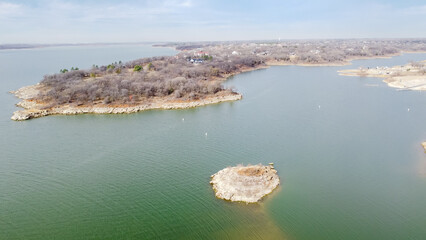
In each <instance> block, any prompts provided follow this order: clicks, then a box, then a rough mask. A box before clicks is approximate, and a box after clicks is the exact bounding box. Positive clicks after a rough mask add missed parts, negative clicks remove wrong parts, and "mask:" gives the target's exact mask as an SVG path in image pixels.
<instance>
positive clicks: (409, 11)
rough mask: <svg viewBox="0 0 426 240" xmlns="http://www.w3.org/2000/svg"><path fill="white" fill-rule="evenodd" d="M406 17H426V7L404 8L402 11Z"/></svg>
mask: <svg viewBox="0 0 426 240" xmlns="http://www.w3.org/2000/svg"><path fill="white" fill-rule="evenodd" d="M400 12H401V13H402V14H404V15H423V16H424V15H426V5H423V6H415V7H409V8H404V9H402V10H401V11H400Z"/></svg>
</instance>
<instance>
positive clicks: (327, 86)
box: [0, 45, 426, 239]
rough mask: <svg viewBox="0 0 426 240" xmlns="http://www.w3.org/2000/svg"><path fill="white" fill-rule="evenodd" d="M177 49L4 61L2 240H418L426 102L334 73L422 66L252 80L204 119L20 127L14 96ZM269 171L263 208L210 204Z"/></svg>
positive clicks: (35, 52)
mask: <svg viewBox="0 0 426 240" xmlns="http://www.w3.org/2000/svg"><path fill="white" fill-rule="evenodd" d="M174 53H175V51H174V50H172V49H167V48H151V47H149V46H144V45H128V46H97V47H93V46H92V47H61V48H40V49H28V50H5V51H0V101H1V105H0V109H1V111H0V132H1V138H0V153H1V155H0V239H424V237H425V236H426V228H425V224H426V205H425V200H426V154H425V153H424V152H423V149H422V148H421V146H420V143H421V142H422V141H424V140H426V126H425V122H426V111H425V110H426V92H414V91H397V90H396V89H393V88H389V87H387V86H386V85H385V84H384V83H382V82H381V80H380V79H375V78H361V77H344V76H339V75H338V74H337V72H336V71H337V70H339V69H348V68H356V67H358V66H366V67H367V66H370V67H375V66H382V65H383V66H386V65H387V66H393V65H397V64H405V63H407V62H408V61H410V60H423V59H426V54H405V55H403V56H398V57H394V58H391V59H374V60H360V61H354V63H353V65H351V66H343V67H298V66H279V67H271V68H269V69H264V70H258V71H253V72H248V73H243V74H240V75H237V76H235V77H233V78H231V79H230V80H229V81H228V82H227V83H226V84H227V85H228V86H235V87H236V88H237V89H238V91H240V92H241V93H243V95H244V98H243V100H241V101H237V102H228V103H222V104H217V105H210V106H206V107H200V108H195V109H188V110H167V111H146V112H141V113H136V114H129V115H79V116H48V117H44V118H39V119H34V120H30V121H24V122H14V121H11V120H10V117H11V115H12V112H13V111H15V110H17V108H16V107H15V106H14V104H15V103H17V102H18V99H16V98H15V97H14V96H13V95H11V94H9V93H7V92H8V91H10V90H15V89H17V88H19V87H21V86H25V85H31V84H35V83H37V82H39V81H40V80H41V78H42V76H43V74H46V73H53V72H58V71H59V69H61V68H70V67H72V66H74V67H80V68H90V67H91V66H92V64H98V65H100V64H108V63H111V62H115V61H119V60H122V61H128V60H132V59H136V58H139V57H146V56H154V55H173V54H174ZM408 108H410V111H407V109H408ZM183 119H184V121H183ZM206 132H207V133H208V136H206V135H205V133H206ZM269 162H274V163H275V166H276V169H277V170H278V173H279V176H280V178H281V180H282V184H281V186H280V187H279V188H278V189H277V190H276V191H275V192H274V193H272V194H271V195H269V196H267V197H266V198H265V199H264V200H263V201H262V202H261V203H259V204H249V205H246V204H241V203H231V202H226V201H223V200H220V199H216V198H215V196H214V193H213V190H212V189H211V186H210V184H209V180H210V175H212V174H213V173H215V172H217V171H218V170H220V169H222V168H224V167H227V166H232V165H236V164H239V163H243V164H249V163H251V164H256V163H263V164H267V163H269Z"/></svg>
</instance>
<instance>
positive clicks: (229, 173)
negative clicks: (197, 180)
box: [210, 164, 280, 203]
mask: <svg viewBox="0 0 426 240" xmlns="http://www.w3.org/2000/svg"><path fill="white" fill-rule="evenodd" d="M211 177H212V180H211V181H210V183H211V184H212V185H213V189H214V190H215V192H216V197H218V198H221V199H225V200H230V201H234V202H247V203H255V202H258V201H259V200H260V199H262V197H263V196H265V195H267V194H269V193H271V192H272V191H273V190H274V189H275V188H276V187H277V186H278V185H279V184H280V179H279V177H278V175H277V171H276V170H275V169H274V168H273V166H271V165H270V166H263V165H261V164H259V165H254V166H250V165H248V166H242V165H239V166H236V167H227V168H225V169H222V170H220V171H219V172H217V173H215V174H213V175H212V176H211Z"/></svg>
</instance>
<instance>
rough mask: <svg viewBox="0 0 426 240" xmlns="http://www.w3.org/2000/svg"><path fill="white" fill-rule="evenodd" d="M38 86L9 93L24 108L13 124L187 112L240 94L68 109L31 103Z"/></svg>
mask: <svg viewBox="0 0 426 240" xmlns="http://www.w3.org/2000/svg"><path fill="white" fill-rule="evenodd" d="M40 88H41V86H40V85H39V84H37V85H32V86H26V87H22V88H20V89H19V90H17V91H14V92H11V93H13V94H15V96H16V97H18V98H20V99H22V101H21V102H19V103H18V104H16V105H17V106H18V107H22V108H24V110H19V111H16V112H14V113H13V115H12V117H11V119H12V120H15V121H23V120H28V119H32V118H39V117H44V116H48V115H76V114H125V113H135V112H140V111H145V110H152V109H186V108H194V107H200V106H205V105H208V104H215V103H220V102H226V101H236V100H240V99H241V98H242V95H241V94H239V93H235V92H230V91H221V92H218V93H216V94H215V95H212V96H208V97H205V98H202V99H197V100H188V101H176V100H175V99H168V98H159V97H157V98H153V99H151V100H150V101H146V102H142V103H140V104H135V105H106V104H97V105H93V106H84V105H82V106H71V105H63V106H59V107H53V108H47V107H46V104H42V103H37V102H36V101H34V100H32V98H33V97H35V96H36V95H37V94H38V92H39V91H40Z"/></svg>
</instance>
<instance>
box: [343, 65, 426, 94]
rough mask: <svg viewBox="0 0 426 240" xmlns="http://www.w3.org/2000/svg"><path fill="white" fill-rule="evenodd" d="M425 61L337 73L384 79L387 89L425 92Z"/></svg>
mask: <svg viewBox="0 0 426 240" xmlns="http://www.w3.org/2000/svg"><path fill="white" fill-rule="evenodd" d="M425 66H426V61H422V62H419V63H417V64H415V65H413V64H412V63H409V64H406V65H403V66H393V67H378V66H377V67H371V68H359V69H348V70H342V71H339V75H343V76H361V77H377V78H384V80H383V81H384V82H385V83H387V84H388V86H389V87H393V88H399V89H406V90H420V91H425V90H426V73H425Z"/></svg>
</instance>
